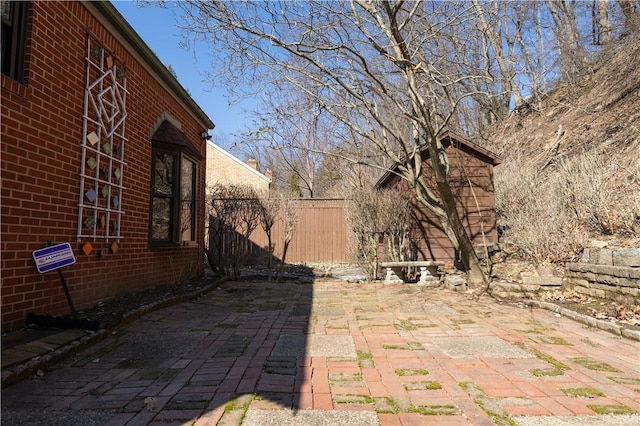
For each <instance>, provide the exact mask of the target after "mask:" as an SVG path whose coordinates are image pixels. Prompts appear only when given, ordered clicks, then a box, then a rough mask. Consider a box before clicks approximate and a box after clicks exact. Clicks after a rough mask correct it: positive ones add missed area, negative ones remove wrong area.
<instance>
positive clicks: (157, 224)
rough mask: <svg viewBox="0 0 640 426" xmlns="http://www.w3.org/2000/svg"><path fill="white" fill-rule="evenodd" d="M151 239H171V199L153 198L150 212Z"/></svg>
mask: <svg viewBox="0 0 640 426" xmlns="http://www.w3.org/2000/svg"><path fill="white" fill-rule="evenodd" d="M151 215H152V216H151V217H152V220H153V223H152V224H151V239H152V240H155V241H170V240H171V199H170V198H157V197H156V198H154V199H153V212H152V213H151Z"/></svg>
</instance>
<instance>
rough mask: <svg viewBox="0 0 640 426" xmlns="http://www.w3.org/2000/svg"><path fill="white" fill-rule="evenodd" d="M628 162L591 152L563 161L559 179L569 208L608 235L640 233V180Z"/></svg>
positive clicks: (590, 227)
mask: <svg viewBox="0 0 640 426" xmlns="http://www.w3.org/2000/svg"><path fill="white" fill-rule="evenodd" d="M625 161H626V159H625V158H620V157H607V158H605V157H604V155H602V154H598V153H595V152H587V153H583V154H581V155H579V156H577V157H575V158H572V159H568V160H567V159H566V160H564V161H563V162H562V163H561V166H560V168H559V171H558V178H559V179H560V182H559V183H560V185H562V186H561V187H562V189H563V190H564V191H563V192H562V193H561V194H560V195H562V196H563V199H564V200H565V202H566V204H567V205H566V207H565V208H566V209H567V210H568V211H571V212H572V213H573V214H574V215H575V219H576V220H578V221H579V222H580V223H581V224H583V226H586V227H587V228H588V229H589V230H590V231H593V232H596V233H601V234H604V235H613V234H634V233H636V232H637V231H634V228H635V225H637V220H638V216H639V213H640V210H639V209H638V206H639V204H640V195H639V194H640V182H639V181H638V178H637V176H638V171H637V170H635V171H634V170H633V169H629V168H625V167H624V163H625ZM634 172H635V173H634ZM625 175H626V176H625Z"/></svg>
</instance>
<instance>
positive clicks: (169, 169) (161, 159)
mask: <svg viewBox="0 0 640 426" xmlns="http://www.w3.org/2000/svg"><path fill="white" fill-rule="evenodd" d="M173 161H174V155H173V154H168V153H166V152H156V153H155V165H154V166H155V167H154V176H153V189H154V191H155V193H156V194H161V195H171V194H173Z"/></svg>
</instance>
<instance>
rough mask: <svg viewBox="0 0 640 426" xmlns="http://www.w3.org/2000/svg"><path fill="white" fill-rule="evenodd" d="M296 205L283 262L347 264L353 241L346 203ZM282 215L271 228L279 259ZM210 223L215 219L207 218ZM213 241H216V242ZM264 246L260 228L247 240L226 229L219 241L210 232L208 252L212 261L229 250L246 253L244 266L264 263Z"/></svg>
mask: <svg viewBox="0 0 640 426" xmlns="http://www.w3.org/2000/svg"><path fill="white" fill-rule="evenodd" d="M296 204H297V208H298V209H299V211H300V221H299V222H298V225H297V226H296V230H295V233H294V235H293V238H292V240H291V243H290V244H289V249H288V250H287V258H286V261H287V262H288V263H289V262H292V263H301V262H330V263H346V262H349V255H348V253H349V241H351V240H352V238H351V237H350V231H348V227H347V224H346V215H345V205H346V201H345V200H321V199H300V200H296ZM281 213H282V212H281ZM281 213H280V214H279V215H278V219H277V220H276V222H275V224H274V226H273V228H272V229H271V240H272V244H273V246H274V252H273V255H274V257H275V258H277V259H279V260H281V259H282V249H283V244H284V228H283V222H282V215H281ZM209 220H210V221H212V220H215V218H213V217H210V218H209ZM210 223H211V222H210ZM210 226H211V225H210ZM214 238H218V240H217V241H215V240H214ZM267 246H268V244H267V234H266V233H265V232H264V230H263V229H262V227H260V226H258V227H257V229H256V230H255V231H254V232H253V233H252V234H251V237H250V238H249V241H246V240H245V239H244V238H243V237H242V236H241V235H239V234H238V233H237V232H235V231H233V230H227V231H226V232H224V233H223V235H222V236H221V238H220V237H215V236H214V235H213V233H211V232H210V233H209V250H210V251H211V252H212V253H211V255H212V257H213V258H214V259H226V258H229V255H230V251H232V250H241V251H246V252H247V253H248V257H247V261H246V263H247V264H266V262H267V256H268V255H269V254H268V253H269V252H268V247H267Z"/></svg>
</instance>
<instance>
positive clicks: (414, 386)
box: [404, 382, 442, 391]
mask: <svg viewBox="0 0 640 426" xmlns="http://www.w3.org/2000/svg"><path fill="white" fill-rule="evenodd" d="M404 388H405V389H406V390H408V391H410V390H439V389H442V385H441V384H440V383H438V382H409V383H405V384H404Z"/></svg>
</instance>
